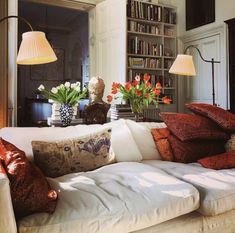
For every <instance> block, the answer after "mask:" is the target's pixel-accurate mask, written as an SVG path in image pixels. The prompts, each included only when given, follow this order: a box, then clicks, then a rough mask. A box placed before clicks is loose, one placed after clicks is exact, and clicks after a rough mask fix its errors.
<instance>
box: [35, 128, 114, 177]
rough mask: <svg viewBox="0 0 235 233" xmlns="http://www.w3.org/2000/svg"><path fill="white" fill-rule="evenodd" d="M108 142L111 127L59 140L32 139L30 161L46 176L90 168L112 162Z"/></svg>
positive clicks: (112, 158) (55, 175) (112, 157)
mask: <svg viewBox="0 0 235 233" xmlns="http://www.w3.org/2000/svg"><path fill="white" fill-rule="evenodd" d="M110 144H111V129H102V131H99V132H97V133H94V134H90V135H88V136H83V137H79V138H72V139H65V140H60V141H53V142H45V141H32V147H33V154H34V161H35V163H36V164H37V165H38V167H40V168H41V170H42V171H43V172H44V174H45V175H46V176H48V177H58V176H62V175H65V174H68V173H74V172H84V171H90V170H94V169H96V168H98V167H102V166H104V165H107V164H110V163H113V162H115V157H114V154H113V153H112V152H111V150H110Z"/></svg>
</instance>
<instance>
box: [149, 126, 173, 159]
mask: <svg viewBox="0 0 235 233" xmlns="http://www.w3.org/2000/svg"><path fill="white" fill-rule="evenodd" d="M151 133H152V135H153V139H154V142H155V145H156V147H157V149H158V151H159V153H160V155H161V157H162V159H163V160H166V161H174V156H173V153H172V150H171V145H170V143H169V141H168V136H169V135H170V131H169V130H168V129H167V128H160V129H159V128H157V129H151Z"/></svg>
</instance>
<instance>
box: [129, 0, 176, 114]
mask: <svg viewBox="0 0 235 233" xmlns="http://www.w3.org/2000/svg"><path fill="white" fill-rule="evenodd" d="M176 35H177V31H176V8H174V7H172V6H167V5H163V4H156V3H153V2H144V1H139V0H127V71H126V80H127V81H132V80H133V79H134V77H135V76H136V75H137V74H139V75H140V76H143V75H144V73H148V74H149V75H150V76H151V83H152V85H156V83H157V82H160V83H161V84H162V87H163V88H162V94H163V95H167V96H168V97H169V98H171V99H172V104H170V105H160V109H161V110H162V111H177V80H176V78H175V76H174V75H171V74H169V73H168V71H169V68H170V67H171V65H172V63H173V61H174V59H175V57H176V52H177V51H176V42H177V41H176Z"/></svg>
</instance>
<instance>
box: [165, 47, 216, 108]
mask: <svg viewBox="0 0 235 233" xmlns="http://www.w3.org/2000/svg"><path fill="white" fill-rule="evenodd" d="M189 48H194V49H196V50H197V51H198V53H199V56H200V58H201V59H202V60H203V61H204V62H207V63H211V70H212V100H213V105H216V104H215V71H214V64H215V63H220V61H215V60H214V58H212V59H211V60H206V59H204V58H203V57H202V54H201V51H200V50H199V49H198V48H197V47H196V46H194V45H189V46H188V47H187V48H186V49H185V50H184V54H178V55H177V57H176V59H175V61H174V63H173V64H172V66H171V68H170V70H169V73H171V74H178V75H187V76H195V75H196V71H195V66H194V63H193V58H192V56H191V55H186V52H187V50H188V49H189Z"/></svg>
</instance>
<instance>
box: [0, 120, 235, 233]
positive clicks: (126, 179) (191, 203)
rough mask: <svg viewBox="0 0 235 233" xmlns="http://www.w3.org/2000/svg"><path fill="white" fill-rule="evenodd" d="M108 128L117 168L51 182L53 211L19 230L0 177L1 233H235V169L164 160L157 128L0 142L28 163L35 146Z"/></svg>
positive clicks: (46, 132)
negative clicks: (33, 143) (54, 192)
mask: <svg viewBox="0 0 235 233" xmlns="http://www.w3.org/2000/svg"><path fill="white" fill-rule="evenodd" d="M102 127H112V129H113V130H112V139H111V146H112V149H113V151H114V153H115V155H116V159H117V163H115V164H112V165H107V166H104V167H102V168H99V169H97V170H94V171H90V172H85V173H84V172H81V173H73V174H68V175H65V176H62V177H58V178H54V179H52V178H48V180H49V182H50V184H51V186H52V187H53V188H54V189H56V190H59V201H58V204H57V207H56V210H55V212H54V213H53V214H52V215H50V214H47V213H40V214H33V215H30V216H28V217H25V218H23V219H21V220H20V221H18V222H17V223H16V221H15V218H14V212H13V208H12V203H11V198H10V186H9V180H8V178H7V176H6V175H5V174H3V173H2V174H0V233H16V232H19V233H47V232H51V233H57V232H58V233H59V232H60V233H95V232H100V233H110V232H112V233H125V232H138V233H150V232H151V233H153V232H157V233H158V232H159V233H173V232H174V233H199V232H205V233H234V232H235V169H228V170H220V171H214V170H210V169H206V168H203V167H201V166H200V165H199V164H197V163H192V164H179V163H173V162H166V161H161V160H160V156H159V153H158V151H157V150H156V148H155V144H154V141H153V139H152V137H151V133H150V128H157V127H158V128H159V127H165V125H164V124H162V123H135V122H132V121H125V120H119V121H116V122H112V123H108V124H105V125H104V126H102V125H90V126H86V125H78V126H74V127H67V128H4V129H1V130H0V136H1V137H3V138H4V139H5V140H8V141H10V142H11V143H13V144H15V145H16V146H17V147H19V148H20V149H22V150H24V151H25V152H26V154H27V156H28V158H29V159H31V160H32V158H33V157H32V149H31V141H32V140H54V139H62V138H70V137H78V136H80V135H85V134H89V133H90V132H94V131H96V130H97V129H100V128H102Z"/></svg>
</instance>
